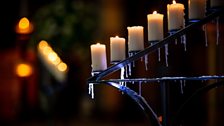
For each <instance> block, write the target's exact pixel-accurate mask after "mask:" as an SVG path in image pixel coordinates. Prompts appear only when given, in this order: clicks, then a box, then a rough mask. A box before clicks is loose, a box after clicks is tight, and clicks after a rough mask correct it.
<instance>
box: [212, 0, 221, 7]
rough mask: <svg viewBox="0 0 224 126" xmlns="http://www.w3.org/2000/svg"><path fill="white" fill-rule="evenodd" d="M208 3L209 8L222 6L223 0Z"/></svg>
mask: <svg viewBox="0 0 224 126" xmlns="http://www.w3.org/2000/svg"><path fill="white" fill-rule="evenodd" d="M210 2H211V3H210V6H211V8H216V7H221V6H224V0H210Z"/></svg>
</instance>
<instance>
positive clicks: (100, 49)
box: [90, 43, 107, 71]
mask: <svg viewBox="0 0 224 126" xmlns="http://www.w3.org/2000/svg"><path fill="white" fill-rule="evenodd" d="M90 48H91V58H92V71H102V70H105V69H106V68H107V58H106V46H105V45H104V44H100V43H97V44H92V45H91V46H90Z"/></svg>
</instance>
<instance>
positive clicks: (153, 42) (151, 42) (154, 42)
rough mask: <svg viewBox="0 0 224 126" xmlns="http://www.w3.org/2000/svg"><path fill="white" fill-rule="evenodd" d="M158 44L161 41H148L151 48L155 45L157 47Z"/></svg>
mask: <svg viewBox="0 0 224 126" xmlns="http://www.w3.org/2000/svg"><path fill="white" fill-rule="evenodd" d="M158 42H159V40H154V41H148V43H149V45H150V46H153V45H155V44H156V43H158Z"/></svg>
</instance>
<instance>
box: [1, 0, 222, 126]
mask: <svg viewBox="0 0 224 126" xmlns="http://www.w3.org/2000/svg"><path fill="white" fill-rule="evenodd" d="M56 1H60V0H30V1H28V0H27V1H26V0H20V1H18V0H17V1H10V0H8V1H1V4H0V15H1V20H0V39H1V40H0V44H1V45H0V62H1V63H0V95H1V97H0V104H1V105H0V121H1V124H2V125H24V126H26V125H29V126H30V125H89V126H94V125H97V126H99V125H128V126H130V125H148V122H147V118H146V117H145V115H144V113H143V112H142V111H141V110H140V108H138V106H137V105H136V104H135V103H134V102H133V101H131V99H130V98H129V97H127V96H126V95H122V94H121V92H119V91H117V90H115V89H114V88H112V87H109V86H106V85H96V86H95V99H94V100H92V99H91V98H90V96H89V95H88V86H87V79H88V78H89V77H90V76H91V74H90V72H91V67H90V64H91V61H90V51H89V49H90V48H89V46H90V45H91V44H93V43H96V42H98V41H100V42H101V43H104V44H106V45H107V47H108V48H109V37H112V36H115V35H119V36H123V37H125V38H126V40H127V26H134V25H142V26H144V32H145V34H144V36H145V40H147V18H146V15H147V14H149V13H152V12H153V11H154V10H157V11H158V12H159V13H163V14H166V5H167V4H168V3H171V1H164V0H153V1H152V0H151V1H149V0H141V1H136V0H122V1H121V0H107V1H103V0H94V1H91V0H84V1H81V3H82V5H84V6H83V8H81V9H80V10H79V11H74V12H73V11H72V10H70V8H69V7H70V6H69V5H70V3H72V2H75V3H76V2H77V3H78V2H80V1H75V0H68V1H64V3H66V6H65V7H66V8H68V9H66V13H69V14H74V15H75V16H77V17H78V18H81V20H79V21H78V23H77V24H75V25H72V26H73V27H72V28H73V29H76V30H75V31H74V33H73V32H71V35H70V36H64V35H63V34H62V33H61V32H59V33H58V34H54V35H55V36H57V37H55V36H53V37H49V38H47V37H46V36H44V37H43V38H41V37H42V36H38V35H39V33H40V32H41V31H43V30H45V29H44V28H45V27H43V28H42V26H43V25H42V24H41V23H43V24H44V22H45V21H46V20H49V19H55V20H54V21H56V23H57V25H58V29H56V30H58V31H60V30H61V29H60V28H61V27H62V26H64V24H66V22H69V20H68V21H66V20H63V19H65V17H66V16H67V15H66V14H64V15H62V16H61V17H60V15H59V16H58V15H57V13H60V11H57V12H56V13H52V16H50V17H49V18H48V16H46V17H43V19H38V14H39V17H40V16H41V14H42V12H41V11H40V10H41V8H43V7H45V9H46V8H48V7H49V8H50V6H52V5H60V4H55V3H56ZM62 1H63V0H62ZM89 4H90V5H91V6H88V5H89ZM184 4H185V7H186V10H187V5H186V4H187V1H186V0H185V1H184ZM71 5H72V4H71ZM89 7H91V8H90V10H91V11H90V12H92V13H89V10H88V8H89ZM82 10H83V11H82ZM84 11H87V12H84ZM185 13H186V15H187V11H186V12H185ZM86 14H90V15H86ZM49 15H51V14H49ZM80 15H81V16H80ZM24 16H26V17H28V18H29V19H30V20H31V21H32V22H33V23H34V27H35V26H38V28H36V29H35V30H34V32H33V33H32V34H31V35H29V36H28V42H27V43H26V44H27V45H29V46H28V47H26V53H27V55H26V57H21V56H20V54H19V53H20V52H18V50H17V49H18V48H20V47H21V45H20V40H18V38H19V35H18V34H17V33H16V32H15V26H16V24H17V23H18V21H19V19H20V18H21V17H24ZM164 16H165V17H164V27H165V29H164V32H165V36H167V35H168V34H167V28H166V27H167V25H166V23H167V22H166V15H164ZM85 17H90V20H91V21H95V22H94V23H92V24H91V25H88V26H87V27H89V28H91V29H88V28H87V30H86V29H85V27H82V26H85V23H84V22H85V21H86V20H88V21H89V19H87V18H85ZM222 20H223V19H222V18H221V20H220V26H219V27H220V42H219V45H216V24H215V22H210V23H208V25H207V32H208V47H206V46H205V37H204V32H203V31H202V27H197V28H195V29H194V30H193V31H191V32H189V33H188V34H187V52H185V51H184V47H183V45H182V44H180V40H179V43H178V44H177V45H175V44H171V45H169V54H170V55H169V67H166V66H165V60H164V49H162V50H161V53H162V55H161V56H162V57H161V59H162V60H161V62H158V61H157V58H158V57H157V53H156V52H155V53H152V54H151V55H150V56H149V59H150V63H149V71H146V70H145V69H144V67H142V66H144V64H143V62H141V61H137V62H136V67H135V68H133V75H132V77H162V76H202V75H223V70H224V65H223V61H224V60H223V59H224V58H223V53H224V52H223V46H224V44H223V21H222ZM79 26H80V27H79ZM46 28H48V27H46ZM83 29H84V30H83ZM46 34H48V32H46ZM41 39H46V40H48V41H49V43H50V44H51V46H52V47H53V48H54V49H55V50H57V52H58V53H59V55H60V57H61V58H62V59H63V60H64V62H65V63H67V65H68V67H69V72H68V78H67V81H66V82H65V83H64V84H61V83H59V82H57V81H56V80H55V79H54V77H53V76H52V75H51V74H50V73H49V72H48V71H47V70H46V68H45V67H44V65H43V63H42V62H41V61H39V59H38V56H37V52H36V46H37V43H38V42H39V41H40V40H41ZM145 46H148V43H145ZM107 54H108V64H109V49H107ZM21 59H25V60H26V61H29V62H31V63H32V64H33V67H34V69H35V73H34V74H33V75H32V76H31V77H29V78H25V79H21V78H18V77H17V76H16V75H15V73H14V67H13V66H14V65H16V63H17V62H19V61H21ZM118 76H119V72H116V73H114V74H113V75H110V76H109V77H108V78H117V77H118ZM214 82H215V81H205V82H201V81H196V82H195V81H193V82H191V81H187V82H186V86H185V88H184V94H181V93H180V82H179V81H177V82H172V83H169V84H170V87H169V110H170V119H171V121H173V120H175V119H176V116H177V111H178V108H179V107H180V105H181V103H183V101H184V100H185V99H186V98H187V97H189V96H190V95H191V94H192V92H194V91H195V90H196V89H198V88H200V87H202V86H204V85H208V84H211V83H214ZM24 83H26V84H28V86H25V87H27V88H26V89H25V91H24V89H23V88H24V86H23V85H24ZM45 83H48V85H47V86H46V85H45ZM30 85H31V86H30ZM128 85H129V86H130V87H131V88H132V89H133V90H135V91H138V86H137V85H136V86H134V85H132V84H128ZM142 89H143V93H142V95H143V96H144V97H145V99H146V100H147V101H148V102H149V104H150V105H151V106H152V108H153V109H154V110H155V111H156V113H157V114H158V116H161V114H162V110H161V97H160V86H159V84H158V83H152V84H145V85H143V87H142ZM24 92H25V95H23V94H24ZM222 92H223V88H222V87H221V88H217V89H213V90H211V91H210V92H206V93H205V94H202V95H200V96H199V97H198V98H196V100H192V102H190V104H189V105H188V106H187V107H186V108H184V110H183V111H182V113H181V114H182V115H181V117H180V119H179V120H180V121H182V123H183V125H207V126H214V125H223V121H222V119H221V118H222V117H223V113H224V112H223V111H224V109H223V107H222V106H223V103H224V100H223V98H224V96H223V93H222ZM175 121H176V120H175Z"/></svg>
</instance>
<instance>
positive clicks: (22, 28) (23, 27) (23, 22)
mask: <svg viewBox="0 0 224 126" xmlns="http://www.w3.org/2000/svg"><path fill="white" fill-rule="evenodd" d="M32 31H33V25H32V23H31V22H30V21H29V20H28V19H27V18H26V17H23V18H21V19H20V20H19V22H18V24H17V25H16V32H17V33H20V34H29V33H31V32H32Z"/></svg>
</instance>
